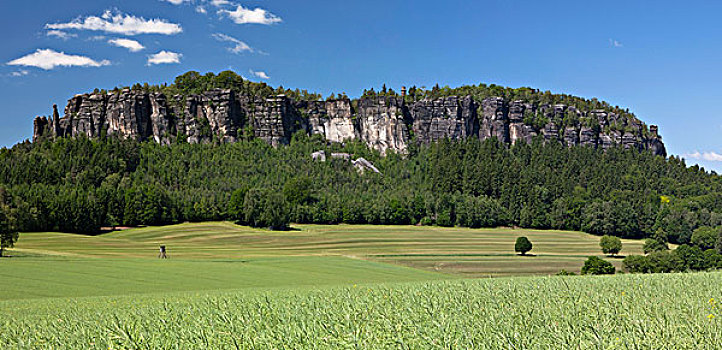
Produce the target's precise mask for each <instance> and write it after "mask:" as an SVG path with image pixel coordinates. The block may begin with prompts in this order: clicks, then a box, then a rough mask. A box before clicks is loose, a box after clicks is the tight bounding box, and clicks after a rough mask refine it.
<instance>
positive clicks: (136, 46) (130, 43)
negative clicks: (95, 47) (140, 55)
mask: <svg viewBox="0 0 722 350" xmlns="http://www.w3.org/2000/svg"><path fill="white" fill-rule="evenodd" d="M108 44H111V45H115V46H118V47H123V48H126V49H128V50H130V52H138V51H140V50H143V49H145V46H143V45H142V44H141V43H139V42H137V41H135V40H131V39H110V40H108Z"/></svg>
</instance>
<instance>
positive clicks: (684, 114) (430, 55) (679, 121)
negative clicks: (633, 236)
mask: <svg viewBox="0 0 722 350" xmlns="http://www.w3.org/2000/svg"><path fill="white" fill-rule="evenodd" d="M720 14H722V2H718V1H684V2H682V1H665V0H658V1H629V0H625V1H614V0H608V1H595V2H594V3H593V4H591V2H588V1H538V0H534V1H513V0H498V1H497V0H494V1H481V0H480V1H455V0H447V1H443V2H442V1H432V0H416V1H392V0H386V1H381V0H364V1H294V0H283V1H281V0H278V1H274V0H265V1H236V0H123V1H105V0H93V1H78V0H65V1H62V6H60V5H59V2H58V1H57V0H55V1H46V0H32V1H15V0H3V1H2V2H1V3H0V32H2V33H5V34H3V40H2V45H0V110H1V111H2V112H0V147H2V146H5V147H10V146H12V145H13V144H15V143H17V142H21V141H23V140H25V139H29V138H31V137H32V120H33V118H34V117H35V116H37V115H50V114H51V112H52V105H53V104H54V103H56V104H58V105H59V106H60V110H61V113H62V108H63V107H64V106H65V104H66V103H67V100H68V99H69V98H70V97H72V96H73V95H75V94H78V93H85V92H90V91H92V90H93V89H95V88H101V89H102V88H105V89H112V88H113V87H115V86H129V85H132V84H134V83H136V82H140V83H144V82H148V83H150V84H162V83H164V82H168V83H170V82H172V81H173V79H174V78H175V77H176V76H177V75H180V74H182V73H184V72H187V71H189V70H195V71H199V72H201V73H205V72H216V73H218V72H220V71H223V70H227V69H232V70H234V71H236V72H237V73H239V74H241V75H243V76H244V77H245V78H247V79H251V80H254V81H265V82H267V83H269V84H271V85H272V86H278V85H282V86H284V87H286V88H301V89H308V90H309V91H315V92H320V93H322V94H324V96H325V95H328V94H330V93H332V92H334V93H340V92H346V93H347V94H348V95H349V96H359V95H360V94H361V93H362V91H363V89H365V88H371V87H375V88H378V87H380V86H381V85H382V84H384V83H385V84H386V85H387V86H389V87H392V88H394V89H396V90H399V89H400V87H401V86H402V85H406V86H411V85H417V86H427V87H431V86H433V85H434V84H436V83H439V84H440V85H441V86H444V85H449V86H451V87H454V86H460V85H464V84H478V83H487V84H491V83H494V84H498V85H504V86H510V87H521V86H530V87H533V88H537V89H541V90H551V91H552V92H556V93H569V94H573V95H577V96H582V97H586V98H592V97H597V98H599V99H601V100H606V101H608V102H609V103H611V104H612V105H619V106H621V107H624V108H629V109H630V111H632V112H634V113H635V114H636V115H637V117H639V118H640V119H641V120H642V121H644V122H646V123H647V124H656V125H659V128H660V133H661V135H662V137H663V140H664V142H665V144H666V146H667V150H668V152H669V153H670V154H672V155H677V156H681V157H683V158H685V159H686V160H687V164H690V165H692V164H700V165H701V166H704V167H705V169H708V170H715V171H717V172H719V173H722V138H720V137H719V135H720V134H722V106H721V104H720V98H722V84H720V81H722V68H720V67H721V64H722V24H721V23H720V21H719V16H720Z"/></svg>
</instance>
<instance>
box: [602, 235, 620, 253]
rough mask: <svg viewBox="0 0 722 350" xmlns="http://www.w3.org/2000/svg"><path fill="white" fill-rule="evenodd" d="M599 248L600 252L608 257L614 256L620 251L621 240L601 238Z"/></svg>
mask: <svg viewBox="0 0 722 350" xmlns="http://www.w3.org/2000/svg"><path fill="white" fill-rule="evenodd" d="M599 246H600V247H602V252H603V253H604V254H606V255H609V256H614V255H617V254H619V252H621V251H622V240H621V239H619V237H614V236H610V235H604V236H602V239H601V240H599Z"/></svg>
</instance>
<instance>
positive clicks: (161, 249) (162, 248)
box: [158, 245, 168, 259]
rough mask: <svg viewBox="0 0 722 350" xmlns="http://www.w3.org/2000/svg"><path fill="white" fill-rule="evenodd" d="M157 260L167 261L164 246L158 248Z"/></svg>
mask: <svg viewBox="0 0 722 350" xmlns="http://www.w3.org/2000/svg"><path fill="white" fill-rule="evenodd" d="M158 258H159V259H168V255H166V249H165V246H164V245H162V246H160V254H158Z"/></svg>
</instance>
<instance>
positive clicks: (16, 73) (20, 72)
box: [10, 69, 30, 77]
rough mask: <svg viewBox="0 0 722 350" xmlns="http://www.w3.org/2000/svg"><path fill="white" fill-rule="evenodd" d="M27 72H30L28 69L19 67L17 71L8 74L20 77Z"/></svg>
mask: <svg viewBox="0 0 722 350" xmlns="http://www.w3.org/2000/svg"><path fill="white" fill-rule="evenodd" d="M28 74H30V72H28V71H27V70H25V69H21V70H19V71H17V72H12V73H10V75H11V76H13V77H22V76H25V75H28Z"/></svg>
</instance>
